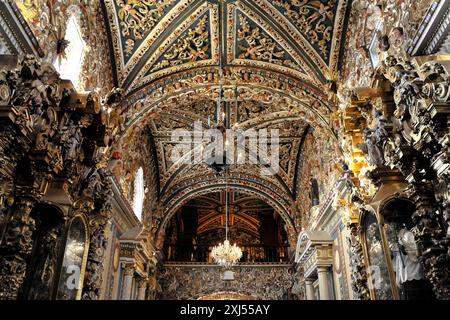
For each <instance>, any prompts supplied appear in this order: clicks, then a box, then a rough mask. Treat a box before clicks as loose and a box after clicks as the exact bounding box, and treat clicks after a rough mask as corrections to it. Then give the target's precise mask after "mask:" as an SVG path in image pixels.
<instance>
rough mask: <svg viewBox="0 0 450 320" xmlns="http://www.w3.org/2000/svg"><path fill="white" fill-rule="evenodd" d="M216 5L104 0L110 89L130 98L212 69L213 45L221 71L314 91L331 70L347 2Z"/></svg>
mask: <svg viewBox="0 0 450 320" xmlns="http://www.w3.org/2000/svg"><path fill="white" fill-rule="evenodd" d="M222 2H223V6H219V1H217V0H211V1H204V0H181V1H176V0H141V1H133V0H106V1H105V2H104V5H105V8H104V10H105V11H106V13H107V20H108V23H109V30H110V40H111V44H112V47H113V56H114V64H115V76H116V79H117V82H118V83H117V84H118V85H120V86H122V87H123V88H126V89H127V91H128V92H131V91H132V90H136V89H138V88H141V87H143V86H145V85H146V84H148V83H150V82H152V81H154V80H155V79H158V78H161V77H163V76H166V75H170V74H173V73H176V72H179V71H181V70H187V69H192V68H196V67H204V66H214V65H217V64H218V61H219V41H222V42H223V44H224V46H223V47H224V48H225V49H224V50H223V51H224V52H223V58H224V61H225V62H226V65H228V66H253V67H257V68H263V69H270V70H274V71H277V72H282V73H285V74H288V75H292V76H294V77H296V78H298V79H302V80H304V81H306V82H308V83H311V84H314V85H319V84H321V83H324V82H325V81H326V79H327V78H329V76H330V74H331V73H333V72H334V71H335V70H336V69H337V68H338V64H339V53H340V48H341V42H342V28H343V25H344V16H345V13H346V6H347V1H338V0H326V1H325V0H321V1H320V0H317V1H306V0H254V1H246V0H238V1H222ZM220 24H222V25H220ZM221 30H222V32H221Z"/></svg>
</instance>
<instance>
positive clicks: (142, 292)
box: [137, 277, 148, 300]
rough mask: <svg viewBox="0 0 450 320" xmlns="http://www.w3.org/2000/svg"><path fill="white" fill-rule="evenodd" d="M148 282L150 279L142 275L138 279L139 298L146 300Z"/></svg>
mask: <svg viewBox="0 0 450 320" xmlns="http://www.w3.org/2000/svg"><path fill="white" fill-rule="evenodd" d="M147 283H148V279H146V278H143V277H141V278H140V279H139V280H138V297H137V298H138V300H145V296H146V292H147Z"/></svg>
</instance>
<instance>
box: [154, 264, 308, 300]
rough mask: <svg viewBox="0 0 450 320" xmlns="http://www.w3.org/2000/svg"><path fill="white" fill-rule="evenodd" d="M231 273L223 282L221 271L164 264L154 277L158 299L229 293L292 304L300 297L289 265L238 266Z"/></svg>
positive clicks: (189, 297) (212, 267) (204, 267)
mask: <svg viewBox="0 0 450 320" xmlns="http://www.w3.org/2000/svg"><path fill="white" fill-rule="evenodd" d="M269 266H270V267H269ZM233 272H234V280H231V281H224V280H222V277H223V270H222V269H221V268H219V267H216V266H207V265H204V266H202V265H198V266H189V265H176V264H173V265H171V264H165V265H164V266H163V267H162V268H161V270H160V272H159V274H158V282H159V283H160V285H161V292H160V295H161V297H160V298H161V299H169V300H194V299H198V298H200V297H202V296H206V295H208V294H211V293H214V292H221V291H230V292H235V293H238V294H244V295H248V296H251V297H252V298H254V299H258V300H278V299H284V300H289V299H292V300H296V299H297V298H298V295H299V294H300V291H299V290H298V289H299V288H298V286H297V285H296V284H297V281H296V273H295V270H294V269H293V268H292V267H291V266H290V265H289V266H287V265H276V264H274V265H270V264H269V265H259V266H258V265H255V266H253V265H252V266H251V267H246V266H241V267H240V268H236V269H235V270H233ZM255 279H258V282H255ZM184 283H189V284H190V285H189V286H185V285H182V284H184Z"/></svg>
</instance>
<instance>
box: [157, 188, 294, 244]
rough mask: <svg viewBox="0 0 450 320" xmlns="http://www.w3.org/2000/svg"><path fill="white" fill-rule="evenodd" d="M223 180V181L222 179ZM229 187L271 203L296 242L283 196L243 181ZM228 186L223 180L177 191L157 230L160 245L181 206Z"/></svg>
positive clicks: (166, 205)
mask: <svg viewBox="0 0 450 320" xmlns="http://www.w3.org/2000/svg"><path fill="white" fill-rule="evenodd" d="M222 182H223V181H222ZM227 185H228V187H231V188H233V189H234V190H238V191H240V192H243V193H247V194H250V195H252V196H255V197H256V198H258V199H260V200H262V201H264V202H265V203H267V204H268V205H270V206H271V207H272V208H274V209H275V210H277V212H278V213H279V214H280V216H281V217H282V218H283V220H284V222H285V226H286V229H287V230H286V232H287V234H288V238H289V242H290V243H291V245H292V240H294V242H295V238H296V236H297V231H296V229H295V226H294V223H293V220H292V218H291V216H290V214H289V207H288V206H287V204H286V203H283V199H282V198H279V197H278V198H277V197H276V194H272V195H270V194H269V192H268V191H267V190H264V189H263V190H261V189H259V188H257V186H256V185H250V186H249V185H244V184H243V183H242V182H241V183H239V182H237V183H236V182H235V183H233V181H230V182H228V184H227ZM225 187H226V184H225V183H221V181H216V182H214V183H209V184H205V185H203V186H202V185H201V184H197V185H193V186H192V189H191V190H189V189H186V190H187V191H185V192H180V193H177V194H176V195H175V196H174V197H173V198H171V199H170V201H167V202H165V205H164V207H165V210H164V213H163V217H162V220H161V223H160V225H159V228H158V231H157V239H158V240H159V241H158V245H157V246H158V247H160V246H161V245H162V242H163V239H164V237H165V230H166V227H167V225H168V223H169V221H170V219H171V217H172V216H173V215H174V214H175V212H176V211H177V210H178V209H179V208H181V207H182V206H183V205H184V204H185V203H187V202H188V201H190V200H192V199H194V198H197V197H199V196H202V195H205V194H208V193H211V192H217V191H220V190H223V189H224V188H225Z"/></svg>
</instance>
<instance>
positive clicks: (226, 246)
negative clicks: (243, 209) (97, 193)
mask: <svg viewBox="0 0 450 320" xmlns="http://www.w3.org/2000/svg"><path fill="white" fill-rule="evenodd" d="M225 183H226V184H227V176H225ZM211 256H212V258H213V259H214V261H215V262H216V263H217V264H218V265H220V266H222V267H224V268H231V267H232V266H234V265H235V264H236V263H237V262H238V261H239V259H241V257H242V250H241V248H239V247H238V246H237V245H236V244H233V245H231V243H230V241H228V184H227V187H226V188H225V241H224V242H223V243H220V244H219V245H217V246H215V247H213V248H212V250H211Z"/></svg>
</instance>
